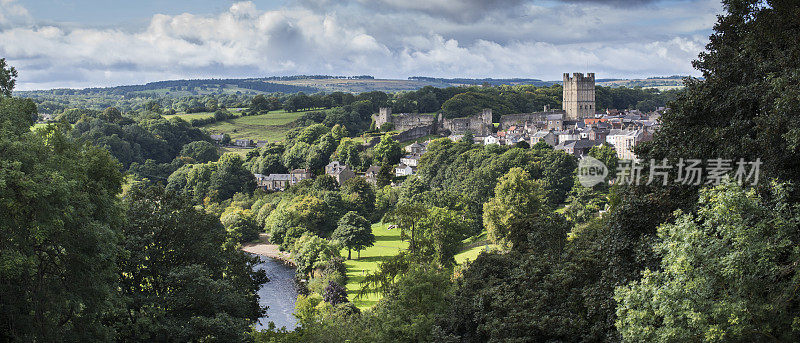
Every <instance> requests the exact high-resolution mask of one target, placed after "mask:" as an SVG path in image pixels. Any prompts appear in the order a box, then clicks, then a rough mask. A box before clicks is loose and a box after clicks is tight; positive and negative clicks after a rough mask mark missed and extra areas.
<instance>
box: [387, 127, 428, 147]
mask: <svg viewBox="0 0 800 343" xmlns="http://www.w3.org/2000/svg"><path fill="white" fill-rule="evenodd" d="M433 133H434V132H433V125H427V126H418V127H415V128H411V129H408V130H405V131H403V132H400V133H399V134H397V135H395V136H394V137H392V138H393V139H394V140H396V141H398V142H400V143H403V142H407V141H410V140H414V139H417V138H422V137H425V136H427V135H432V134H433Z"/></svg>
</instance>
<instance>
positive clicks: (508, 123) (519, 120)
mask: <svg viewBox="0 0 800 343" xmlns="http://www.w3.org/2000/svg"><path fill="white" fill-rule="evenodd" d="M552 114H561V115H563V114H564V111H560V110H554V111H546V112H533V113H516V114H506V115H504V116H501V117H500V130H508V128H509V127H512V126H523V127H524V126H526V125H527V126H532V127H536V128H543V127H547V116H548V115H552Z"/></svg>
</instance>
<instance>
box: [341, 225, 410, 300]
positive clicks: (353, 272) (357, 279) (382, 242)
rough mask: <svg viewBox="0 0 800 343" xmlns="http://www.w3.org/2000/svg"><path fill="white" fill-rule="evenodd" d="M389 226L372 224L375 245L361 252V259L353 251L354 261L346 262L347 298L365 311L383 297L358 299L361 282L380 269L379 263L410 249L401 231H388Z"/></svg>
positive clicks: (375, 296)
mask: <svg viewBox="0 0 800 343" xmlns="http://www.w3.org/2000/svg"><path fill="white" fill-rule="evenodd" d="M388 227H389V224H382V223H376V224H372V233H373V234H374V235H375V245H374V246H372V247H369V248H367V249H365V250H362V251H361V258H360V259H358V258H357V257H358V254H357V253H356V252H355V251H353V259H352V260H345V263H344V264H345V265H346V266H347V297H348V298H349V299H350V301H351V302H352V303H353V304H354V305H356V306H358V308H360V309H362V310H364V309H367V308H370V307H372V305H375V304H376V303H377V302H378V300H380V298H381V296H380V295H377V294H371V295H369V296H366V297H364V298H362V299H356V294H358V290H360V289H361V285H360V283H361V281H362V280H364V275H365V274H366V273H369V272H372V271H374V270H377V269H378V262H381V261H384V260H386V259H388V258H389V257H391V256H394V255H397V253H399V252H400V251H401V249H405V248H407V247H408V242H405V241H401V240H400V229H393V230H387V228H388ZM342 256H344V257H345V258H346V257H347V250H346V249H345V250H343V251H342Z"/></svg>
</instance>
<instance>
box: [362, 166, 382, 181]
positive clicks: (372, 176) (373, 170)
mask: <svg viewBox="0 0 800 343" xmlns="http://www.w3.org/2000/svg"><path fill="white" fill-rule="evenodd" d="M380 171H381V167H379V166H376V165H372V166H369V168H367V172H366V173H364V178H365V179H366V180H367V182H369V183H371V184H373V185H376V184H378V173H379V172H380Z"/></svg>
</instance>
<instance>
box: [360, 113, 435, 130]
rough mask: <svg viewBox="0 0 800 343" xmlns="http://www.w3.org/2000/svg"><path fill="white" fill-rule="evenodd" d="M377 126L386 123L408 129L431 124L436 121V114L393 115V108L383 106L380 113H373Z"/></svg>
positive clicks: (398, 128) (397, 128) (396, 127)
mask: <svg viewBox="0 0 800 343" xmlns="http://www.w3.org/2000/svg"><path fill="white" fill-rule="evenodd" d="M373 119H374V120H375V127H376V128H380V127H381V125H383V124H384V123H392V124H394V129H395V130H399V131H406V130H410V129H413V128H415V127H419V126H429V125H432V124H435V123H436V116H434V115H429V114H413V113H400V114H395V115H392V109H391V108H387V107H381V108H380V110H379V112H378V114H376V115H373Z"/></svg>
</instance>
